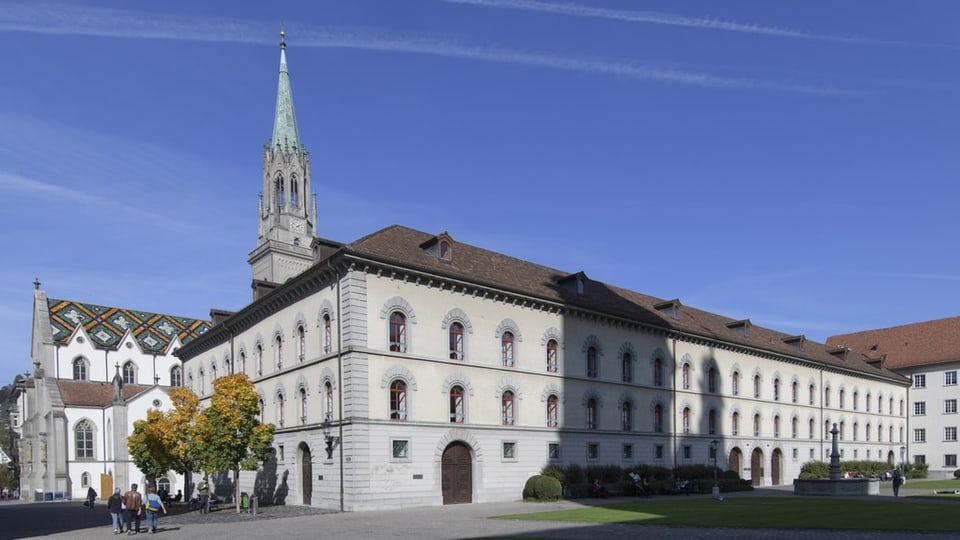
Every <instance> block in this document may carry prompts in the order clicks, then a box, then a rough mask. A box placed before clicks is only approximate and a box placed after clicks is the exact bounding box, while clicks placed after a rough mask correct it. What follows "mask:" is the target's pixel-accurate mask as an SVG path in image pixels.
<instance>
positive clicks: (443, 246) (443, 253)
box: [440, 240, 450, 261]
mask: <svg viewBox="0 0 960 540" xmlns="http://www.w3.org/2000/svg"><path fill="white" fill-rule="evenodd" d="M440 259H441V260H444V261H449V260H450V242H447V241H446V240H441V241H440Z"/></svg>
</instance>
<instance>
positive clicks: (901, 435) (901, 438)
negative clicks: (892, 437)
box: [900, 426, 903, 442]
mask: <svg viewBox="0 0 960 540" xmlns="http://www.w3.org/2000/svg"><path fill="white" fill-rule="evenodd" d="M900 442H903V426H900Z"/></svg>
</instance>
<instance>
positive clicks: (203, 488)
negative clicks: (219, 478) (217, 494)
mask: <svg viewBox="0 0 960 540" xmlns="http://www.w3.org/2000/svg"><path fill="white" fill-rule="evenodd" d="M197 495H200V513H201V514H209V513H210V486H209V485H208V484H207V479H206V478H203V479H201V480H200V483H199V484H197Z"/></svg>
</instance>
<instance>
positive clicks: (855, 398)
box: [853, 390, 860, 410]
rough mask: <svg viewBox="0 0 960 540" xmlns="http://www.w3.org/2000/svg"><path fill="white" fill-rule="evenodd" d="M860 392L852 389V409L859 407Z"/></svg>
mask: <svg viewBox="0 0 960 540" xmlns="http://www.w3.org/2000/svg"><path fill="white" fill-rule="evenodd" d="M859 401H860V392H857V391H856V390H854V391H853V410H857V409H858V408H859V407H860V403H859Z"/></svg>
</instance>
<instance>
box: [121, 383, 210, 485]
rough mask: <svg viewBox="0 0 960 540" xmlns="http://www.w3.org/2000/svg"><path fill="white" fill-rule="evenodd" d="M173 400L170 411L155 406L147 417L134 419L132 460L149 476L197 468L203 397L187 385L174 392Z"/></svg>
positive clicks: (129, 444) (130, 439) (190, 470)
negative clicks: (158, 409) (155, 408)
mask: <svg viewBox="0 0 960 540" xmlns="http://www.w3.org/2000/svg"><path fill="white" fill-rule="evenodd" d="M170 402H171V403H172V405H173V408H171V409H170V410H168V411H166V412H163V413H161V412H160V411H157V410H152V409H151V410H149V411H147V418H146V419H145V420H137V421H136V422H134V423H133V434H132V435H131V436H130V437H129V438H128V439H127V448H128V450H129V451H130V457H131V459H132V460H133V462H134V464H136V465H137V467H139V468H140V470H141V471H143V473H144V474H145V475H147V477H148V478H157V477H159V476H162V475H164V474H166V473H167V471H171V470H172V471H176V472H177V473H180V474H187V473H189V472H193V471H195V470H197V463H198V462H199V457H198V456H199V450H198V449H197V446H196V444H195V439H196V432H197V429H198V428H197V424H198V423H199V422H200V421H202V418H201V416H200V400H199V399H198V398H197V395H196V394H194V393H193V392H192V391H191V390H189V389H187V388H175V389H173V390H171V391H170Z"/></svg>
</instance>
